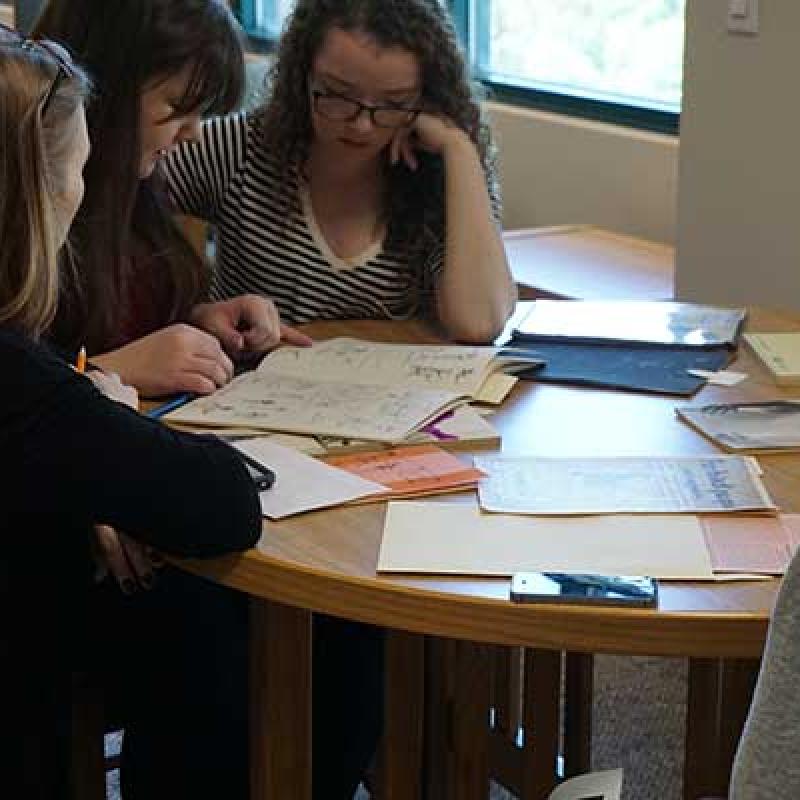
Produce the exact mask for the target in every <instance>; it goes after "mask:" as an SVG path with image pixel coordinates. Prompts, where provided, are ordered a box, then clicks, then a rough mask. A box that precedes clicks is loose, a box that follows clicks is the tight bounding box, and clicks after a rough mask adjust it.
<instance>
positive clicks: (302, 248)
mask: <svg viewBox="0 0 800 800" xmlns="http://www.w3.org/2000/svg"><path fill="white" fill-rule="evenodd" d="M443 5H444V4H443V3H440V2H439V0H299V2H297V4H296V6H295V9H294V12H293V13H292V14H291V15H290V17H289V19H288V22H287V24H286V28H285V32H284V34H283V36H282V38H281V41H280V44H279V47H278V53H277V57H276V61H275V64H274V67H273V68H272V71H271V79H270V81H269V82H268V83H269V85H268V92H269V97H268V98H267V100H266V102H265V103H264V105H263V106H262V107H261V108H259V109H257V110H256V111H255V112H253V113H250V114H244V113H243V114H238V115H236V116H232V117H228V118H225V119H217V120H212V121H210V122H208V123H206V125H205V127H204V129H203V133H202V138H201V140H200V141H197V142H191V143H187V144H185V145H183V146H181V147H179V148H177V149H176V150H175V151H174V152H173V153H172V154H171V155H170V157H169V158H168V159H167V161H166V163H165V168H166V173H167V177H168V181H169V185H170V190H171V193H172V195H173V197H174V199H175V201H176V203H177V205H178V207H179V208H180V209H181V210H182V211H184V212H187V213H191V214H194V215H196V216H200V217H204V218H206V219H208V220H210V221H211V222H212V223H214V225H215V226H216V231H217V253H216V270H215V283H214V291H215V292H216V293H217V294H218V296H220V297H231V296H234V295H235V294H237V293H239V292H242V291H256V292H260V293H263V294H265V295H268V296H269V297H271V298H272V299H273V300H274V301H275V303H276V305H277V307H278V309H279V310H280V313H281V316H282V318H283V319H284V320H285V321H287V322H289V323H291V324H295V323H300V322H306V321H309V320H313V319H326V318H327V319H331V318H354V317H376V318H381V317H383V318H386V317H389V318H401V317H408V316H411V315H416V314H430V315H431V316H433V317H435V318H437V319H438V321H439V322H441V324H442V325H443V326H444V329H445V330H446V332H447V333H448V334H449V335H450V336H451V337H452V338H454V339H458V340H464V341H469V342H487V341H489V340H491V339H492V338H493V337H494V336H495V335H496V334H497V333H498V332H499V330H500V329H501V328H502V326H503V323H504V322H505V320H506V318H507V316H508V314H509V313H510V311H511V309H512V307H513V304H514V300H515V290H514V286H513V282H512V279H511V276H510V274H509V269H508V265H507V263H506V258H505V253H504V249H503V245H502V241H501V237H500V231H499V197H498V191H497V181H496V176H495V170H494V163H493V152H494V151H493V148H492V145H491V139H490V133H489V129H488V128H487V127H486V125H485V124H483V123H482V121H481V115H480V109H479V106H478V103H477V100H476V98H475V97H474V95H473V93H472V91H471V88H470V84H469V82H468V76H467V69H466V65H465V63H464V60H463V58H462V55H461V53H460V51H459V49H458V45H457V42H456V37H455V33H454V30H453V26H452V24H451V21H450V20H449V18H448V16H447V12H446V11H445V10H444V9H443V8H442V6H443Z"/></svg>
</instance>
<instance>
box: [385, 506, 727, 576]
mask: <svg viewBox="0 0 800 800" xmlns="http://www.w3.org/2000/svg"><path fill="white" fill-rule="evenodd" d="M378 571H379V572H411V573H432V574H455V575H498V576H503V575H512V574H513V573H514V572H525V571H531V572H536V571H553V572H558V571H562V572H594V573H601V574H602V573H607V574H611V575H651V576H653V577H655V578H673V579H679V580H713V579H714V574H713V571H712V569H711V558H710V557H709V554H708V549H707V548H706V544H705V538H704V536H703V530H702V528H701V526H700V523H699V521H698V520H697V518H696V517H694V516H675V515H670V516H664V515H661V516H656V515H653V516H646V517H642V516H625V515H619V516H591V517H519V516H507V515H497V514H482V513H481V511H480V509H478V508H477V507H476V506H473V505H466V504H455V503H433V502H427V503H422V502H392V503H389V508H388V511H387V513H386V522H385V525H384V530H383V540H382V542H381V550H380V555H379V557H378Z"/></svg>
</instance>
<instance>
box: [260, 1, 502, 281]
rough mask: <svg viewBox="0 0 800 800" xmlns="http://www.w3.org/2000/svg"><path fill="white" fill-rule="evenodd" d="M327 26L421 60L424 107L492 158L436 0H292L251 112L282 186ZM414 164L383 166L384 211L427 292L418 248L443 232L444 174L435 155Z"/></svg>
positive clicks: (303, 139)
mask: <svg viewBox="0 0 800 800" xmlns="http://www.w3.org/2000/svg"><path fill="white" fill-rule="evenodd" d="M331 28H340V29H342V30H345V31H359V32H363V33H365V34H367V35H368V36H369V37H370V38H372V39H373V40H374V41H375V42H376V43H377V44H378V45H380V46H381V47H387V48H388V47H399V48H402V49H404V50H407V51H408V52H410V53H413V54H414V55H415V56H416V58H417V60H418V63H419V67H420V75H421V83H422V94H421V102H420V103H419V105H421V106H422V107H423V108H424V109H425V110H426V111H429V112H432V113H435V114H441V115H443V116H445V117H447V118H448V119H450V120H451V121H452V122H454V123H455V124H456V125H458V126H459V127H460V128H461V129H462V130H464V131H465V132H466V133H467V134H468V135H469V137H470V139H471V140H472V141H473V143H474V144H475V145H476V148H477V150H478V153H479V155H480V157H481V160H482V161H483V163H484V167H487V166H488V165H489V162H490V161H491V160H492V159H493V158H494V150H493V148H492V146H491V141H490V132H489V129H488V127H487V126H485V125H483V124H482V123H481V115H480V106H479V103H478V97H477V95H476V92H475V91H474V88H473V86H472V85H471V83H470V80H469V75H468V69H467V64H466V60H465V59H464V57H463V55H462V53H461V50H460V48H459V45H458V40H457V37H456V33H455V29H454V27H453V24H452V20H451V19H450V17H449V15H448V13H447V11H446V10H445V9H444V8H443V6H442V4H441V3H440V2H439V0H298V2H297V4H296V6H295V9H294V12H293V13H292V14H291V15H290V17H289V19H288V20H287V23H286V27H285V29H284V33H283V36H282V37H281V40H280V44H279V47H278V53H277V58H276V61H275V64H274V66H273V68H272V69H271V71H270V74H269V75H268V77H267V82H268V99H267V101H266V102H265V104H264V106H263V107H262V108H260V109H259V110H258V111H257V112H256V114H255V120H256V124H257V125H258V126H259V128H260V129H261V132H262V136H263V140H264V147H265V148H266V150H267V152H268V153H269V154H270V156H271V157H274V159H275V161H276V163H278V164H280V165H282V169H283V176H282V180H283V183H284V186H285V187H286V186H287V185H288V184H289V182H290V181H291V180H292V179H293V177H294V176H295V175H296V174H297V171H298V170H302V168H303V165H304V163H305V161H306V159H307V157H308V154H309V148H310V144H311V139H312V122H311V108H310V105H309V97H308V90H307V85H308V76H309V73H310V71H311V68H312V65H313V62H314V59H315V57H316V55H317V53H318V52H319V50H320V48H321V46H322V44H323V42H324V39H325V36H326V35H327V33H328V31H329V30H330V29H331ZM418 158H419V169H418V170H417V172H411V171H410V170H408V169H407V168H406V167H405V166H403V165H397V166H395V167H391V166H390V165H389V164H388V161H387V164H386V176H387V181H386V194H385V197H384V207H383V213H384V217H385V221H386V222H387V223H388V226H389V227H388V244H389V246H391V247H392V248H394V249H397V250H399V251H400V252H404V253H405V255H406V257H407V258H408V259H409V262H410V264H411V267H412V269H413V270H414V271H415V272H416V278H417V281H416V283H417V288H418V289H420V290H421V291H423V292H425V293H428V292H429V291H430V287H424V286H423V285H422V282H423V273H422V267H423V264H422V256H423V253H426V252H429V251H430V250H431V247H432V246H433V245H434V243H435V242H438V241H441V238H442V235H443V231H444V214H445V196H444V192H445V175H444V165H443V163H442V160H441V158H438V157H436V156H433V155H430V154H426V153H419V155H418Z"/></svg>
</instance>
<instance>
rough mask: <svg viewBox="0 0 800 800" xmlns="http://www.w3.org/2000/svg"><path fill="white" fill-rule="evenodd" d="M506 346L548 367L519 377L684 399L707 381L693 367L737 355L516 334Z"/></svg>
mask: <svg viewBox="0 0 800 800" xmlns="http://www.w3.org/2000/svg"><path fill="white" fill-rule="evenodd" d="M506 346H508V347H516V348H522V349H527V350H530V351H531V352H532V353H535V354H536V355H538V356H539V357H540V358H542V359H543V360H544V361H545V365H544V367H541V368H539V369H535V370H526V371H525V372H520V373H517V374H518V375H519V377H521V378H524V379H528V380H535V381H543V382H545V383H569V384H578V385H584V386H604V387H611V388H615V389H630V390H633V391H640V392H657V393H660V394H674V395H681V396H684V397H688V396H689V395H692V394H694V393H695V392H696V391H697V390H698V389H699V388H701V387H702V386H703V385H705V383H706V380H705V378H697V377H695V376H694V375H690V374H689V373H688V372H687V371H686V370H687V369H704V370H709V371H711V372H716V371H717V370H719V369H723V368H724V367H725V366H727V364H728V363H729V362H730V360H731V359H732V358H733V355H734V351H733V350H732V349H731V348H730V347H727V346H724V345H723V346H719V347H714V348H695V347H682V346H673V347H670V346H664V345H656V346H654V345H648V344H639V343H627V344H619V343H615V344H585V343H575V344H573V343H565V342H545V341H537V342H535V343H534V342H531V341H530V340H527V341H526V340H525V339H524V338H521V337H516V336H515V337H513V338H512V340H511V341H510V342H508V343H507V345H506Z"/></svg>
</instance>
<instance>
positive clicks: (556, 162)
mask: <svg viewBox="0 0 800 800" xmlns="http://www.w3.org/2000/svg"><path fill="white" fill-rule="evenodd" d="M488 111H489V116H490V118H491V120H492V123H493V126H494V130H495V132H496V134H497V138H498V143H499V145H500V158H501V178H502V184H503V199H504V220H503V222H504V226H505V227H506V228H522V227H530V226H539V225H558V224H565V223H592V224H596V225H600V226H602V227H605V228H609V229H611V230H614V231H619V232H621V233H628V234H631V235H633V236H640V237H643V238H646V239H653V240H655V241H659V242H666V243H668V244H673V243H674V239H675V217H676V194H677V162H678V138H677V137H676V136H668V135H662V134H654V133H647V132H644V131H637V130H633V129H630V128H623V127H617V126H614V125H608V124H605V123H599V122H591V121H587V120H580V119H575V118H572V117H564V116H560V115H557V114H551V113H547V112H541V111H533V110H528V109H522V108H517V107H514V106H506V105H501V104H496V103H489V104H488Z"/></svg>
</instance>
